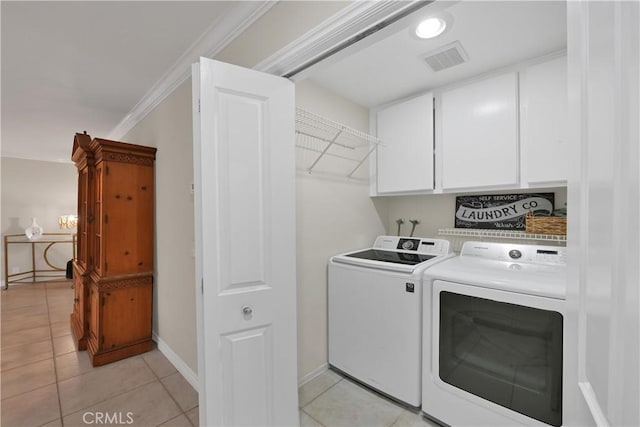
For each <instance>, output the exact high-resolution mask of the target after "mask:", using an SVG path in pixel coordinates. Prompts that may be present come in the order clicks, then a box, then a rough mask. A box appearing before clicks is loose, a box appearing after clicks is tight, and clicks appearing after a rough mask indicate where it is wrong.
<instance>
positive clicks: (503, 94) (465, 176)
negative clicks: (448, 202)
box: [437, 73, 519, 189]
mask: <svg viewBox="0 0 640 427" xmlns="http://www.w3.org/2000/svg"><path fill="white" fill-rule="evenodd" d="M516 100H517V76H516V73H509V74H504V75H500V76H497V77H493V78H489V79H486V80H482V81H479V82H476V83H472V84H469V85H467V86H463V87H460V88H456V89H452V90H449V91H446V92H443V93H442V95H441V114H440V123H441V128H440V130H439V132H438V133H437V135H438V136H439V137H440V143H439V144H438V145H439V147H441V148H440V150H441V153H442V159H441V160H442V161H441V164H440V165H441V175H440V176H441V177H442V188H443V189H458V188H478V187H496V186H506V185H515V184H517V183H518V172H519V168H518V126H517V123H518V121H517V113H518V111H517V103H516Z"/></svg>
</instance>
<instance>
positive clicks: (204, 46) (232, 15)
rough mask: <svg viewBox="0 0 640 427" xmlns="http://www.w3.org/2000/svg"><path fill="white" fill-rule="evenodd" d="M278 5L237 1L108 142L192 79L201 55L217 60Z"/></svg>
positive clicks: (190, 48) (152, 89)
mask: <svg viewBox="0 0 640 427" xmlns="http://www.w3.org/2000/svg"><path fill="white" fill-rule="evenodd" d="M276 3H277V2H276V1H272V0H266V1H239V2H234V5H233V8H232V10H231V11H230V12H229V13H228V14H226V15H224V16H222V17H220V18H219V19H218V20H216V21H215V22H213V23H212V24H211V25H210V26H209V28H208V29H207V30H206V31H205V32H204V33H203V34H202V36H200V38H198V40H196V41H195V42H194V43H193V44H192V45H191V46H190V47H189V49H187V50H186V51H185V52H184V53H183V54H182V55H181V56H180V58H178V60H177V61H176V62H175V63H174V64H173V66H172V67H171V68H169V70H168V71H167V72H166V73H165V74H164V75H163V76H162V77H161V78H160V80H158V81H157V82H156V83H155V84H154V85H153V87H152V88H151V89H150V90H149V91H148V92H147V93H146V94H145V96H144V97H142V99H141V100H140V101H139V102H138V103H137V104H136V105H135V106H134V107H133V108H132V109H131V111H130V112H129V113H128V114H127V115H126V116H125V118H124V119H123V120H122V121H121V122H120V123H118V125H117V126H116V127H115V128H114V129H113V130H112V131H111V132H110V133H109V135H108V136H107V139H113V140H119V139H122V137H123V136H125V135H126V134H127V132H129V131H130V130H131V129H133V128H134V127H135V126H136V125H137V124H138V123H140V121H142V119H144V118H145V117H146V115H147V114H149V113H150V112H151V111H153V109H154V108H156V107H157V106H158V105H159V104H160V103H161V102H162V101H163V100H164V99H165V98H166V97H167V96H169V95H170V94H171V93H172V92H173V91H174V90H176V89H177V88H178V86H180V85H181V84H182V83H183V82H185V81H186V80H187V79H188V78H189V77H190V76H191V64H193V63H195V62H198V61H199V59H200V57H201V56H203V57H207V58H213V57H215V56H216V55H217V54H218V53H220V52H221V51H222V50H223V49H224V48H225V47H227V46H228V45H229V44H230V43H231V42H232V41H233V40H234V39H235V38H236V37H238V36H239V35H240V34H242V32H243V31H245V30H246V29H247V28H248V27H250V26H251V25H252V24H253V23H254V22H255V21H256V20H258V19H259V18H260V17H261V16H262V15H264V14H265V13H266V12H267V11H269V9H271V8H272V7H273V6H274V5H275V4H276Z"/></svg>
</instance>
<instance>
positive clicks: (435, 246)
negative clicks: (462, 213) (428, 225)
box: [373, 236, 449, 255]
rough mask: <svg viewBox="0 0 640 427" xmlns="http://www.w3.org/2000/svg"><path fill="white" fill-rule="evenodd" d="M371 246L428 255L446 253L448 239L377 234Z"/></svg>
mask: <svg viewBox="0 0 640 427" xmlns="http://www.w3.org/2000/svg"><path fill="white" fill-rule="evenodd" d="M373 247H374V249H387V250H394V251H402V252H416V253H420V254H429V255H446V254H448V253H449V241H448V240H444V239H424V238H419V237H402V236H379V237H378V238H377V239H376V241H375V243H374V244H373Z"/></svg>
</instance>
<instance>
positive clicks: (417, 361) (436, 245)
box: [328, 236, 452, 407]
mask: <svg viewBox="0 0 640 427" xmlns="http://www.w3.org/2000/svg"><path fill="white" fill-rule="evenodd" d="M450 256H452V255H450V253H449V242H448V241H447V240H442V239H421V238H411V237H395V236H380V237H378V238H377V239H376V241H375V243H374V245H373V247H372V248H368V249H364V250H360V251H356V252H351V253H346V254H342V255H337V256H334V257H332V258H331V260H330V261H329V284H328V288H329V289H328V311H329V313H328V317H329V364H330V365H331V366H332V367H334V368H336V369H338V370H340V371H342V372H343V373H345V374H347V375H349V376H350V377H352V378H355V379H356V380H358V381H360V382H362V383H364V384H366V385H368V386H370V387H372V388H374V389H376V390H378V391H380V392H382V393H384V394H386V395H388V396H390V397H392V398H394V399H396V400H399V401H401V402H405V403H407V404H408V405H411V406H414V407H419V406H420V401H421V398H420V396H421V384H420V382H421V381H420V378H421V375H420V371H421V349H422V344H421V337H422V333H421V329H422V275H423V273H424V271H425V270H426V269H427V268H429V267H430V266H432V265H434V264H436V263H438V262H440V261H443V260H445V259H446V258H448V257H450Z"/></svg>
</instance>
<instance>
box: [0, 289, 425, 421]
mask: <svg viewBox="0 0 640 427" xmlns="http://www.w3.org/2000/svg"><path fill="white" fill-rule="evenodd" d="M0 300H1V306H0V307H1V308H0V317H1V320H2V322H1V329H2V341H1V345H0V348H1V366H0V376H1V386H0V395H1V397H2V404H1V412H2V415H1V423H0V424H1V425H2V426H3V427H18V426H25V427H36V426H47V427H49V426H51V427H53V426H87V425H123V424H124V425H132V426H142V427H148V426H164V427H168V426H178V427H190V426H197V425H198V395H197V393H196V391H195V390H194V389H193V388H192V387H191V386H190V385H189V383H188V382H187V381H186V380H185V379H184V378H183V377H182V375H180V373H179V372H178V371H176V369H175V368H174V367H173V365H171V363H170V362H169V361H168V360H167V359H166V358H165V357H164V356H163V355H162V353H160V352H159V351H158V350H157V349H154V350H153V351H150V352H148V353H144V354H141V355H138V356H134V357H130V358H127V359H124V360H121V361H118V362H114V363H111V364H108V365H105V366H101V367H97V368H94V367H93V366H91V362H90V361H89V357H88V356H87V352H86V351H81V352H77V351H75V348H74V345H73V341H72V337H71V330H70V328H69V314H70V313H71V309H72V304H73V289H72V288H71V282H49V283H35V284H24V285H19V286H11V287H10V289H9V290H8V291H4V290H3V291H2V292H1V296H0ZM299 399H300V425H301V426H319V427H333V426H336V427H337V426H349V427H356V426H367V427H374V426H380V427H431V426H435V425H436V424H433V423H431V422H429V421H427V420H425V419H424V418H422V417H421V416H420V415H419V414H416V413H414V412H412V411H409V410H407V409H405V408H404V407H402V406H401V405H399V404H397V403H395V402H393V401H391V400H389V399H387V398H385V397H383V396H381V395H379V394H377V393H374V392H372V391H370V390H368V389H366V388H364V387H361V386H360V385H358V384H357V383H355V382H353V381H351V380H350V379H348V378H344V377H342V376H341V375H339V374H338V373H336V372H333V371H327V372H325V373H323V374H321V375H319V376H318V377H316V378H314V379H313V380H311V381H310V382H308V383H306V384H305V385H303V386H302V387H301V388H300V390H299ZM100 414H105V415H104V416H108V417H111V418H110V421H111V423H105V421H106V419H105V418H102V419H100V420H98V419H97V418H96V417H99V416H100ZM98 421H100V422H98Z"/></svg>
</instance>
